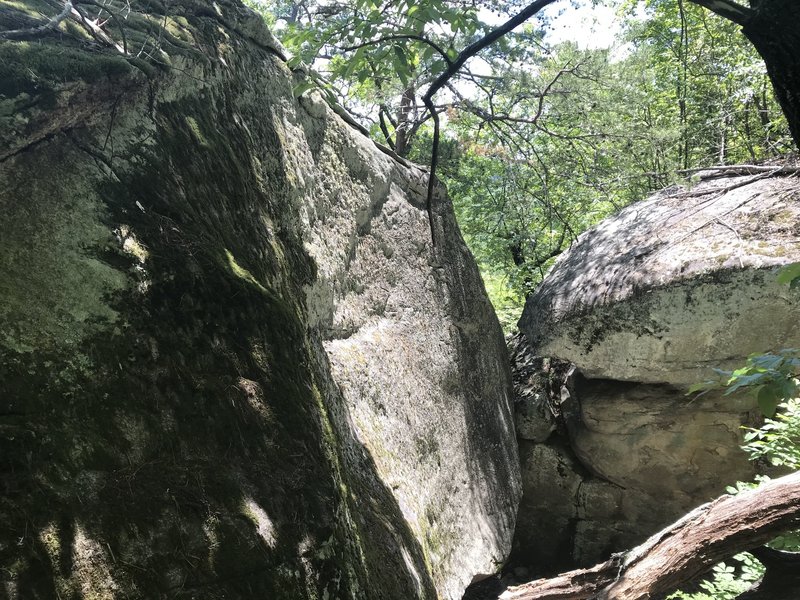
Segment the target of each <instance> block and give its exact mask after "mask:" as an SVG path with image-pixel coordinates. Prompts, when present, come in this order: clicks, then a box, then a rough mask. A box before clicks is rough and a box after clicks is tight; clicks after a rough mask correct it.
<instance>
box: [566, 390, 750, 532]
mask: <svg viewBox="0 0 800 600" xmlns="http://www.w3.org/2000/svg"><path fill="white" fill-rule="evenodd" d="M578 396H579V398H580V407H581V415H580V418H579V419H577V420H575V421H574V422H572V423H570V424H568V427H569V429H570V441H571V447H572V449H573V450H574V451H575V453H576V455H577V456H578V457H579V459H580V461H581V463H582V464H584V465H586V466H587V468H589V469H590V470H591V471H592V472H594V473H595V474H596V475H598V476H600V477H601V478H603V479H605V480H607V481H611V482H613V483H615V484H617V485H619V486H620V487H622V488H625V489H638V490H641V491H642V492H645V493H646V494H648V495H649V496H650V497H652V498H653V499H657V502H658V505H659V506H663V511H664V512H666V513H667V515H666V516H665V518H664V519H659V520H661V521H664V522H665V523H668V522H670V520H673V519H674V518H677V516H679V515H680V514H682V513H683V512H687V511H688V510H689V509H691V508H693V507H694V506H695V505H696V504H698V503H699V502H701V501H703V500H705V499H710V498H713V497H715V496H717V495H719V494H720V493H721V492H722V491H724V489H725V487H726V486H727V485H730V484H731V483H733V482H735V481H737V480H739V481H749V480H751V479H752V478H753V476H754V475H755V469H754V466H753V463H752V462H750V461H749V460H748V459H747V455H746V454H745V453H744V452H742V450H741V449H740V448H739V446H740V445H741V444H742V426H744V425H754V424H755V423H756V421H757V417H758V413H757V409H755V407H754V403H753V399H752V398H751V397H749V396H747V395H734V396H722V395H721V393H715V394H706V395H703V396H701V397H699V398H694V399H692V398H689V397H687V396H686V395H685V394H683V393H681V392H680V391H677V390H675V389H674V388H670V387H667V386H658V385H648V384H633V383H622V382H610V381H598V380H589V381H585V382H583V384H582V385H581V386H580V387H579V391H578ZM653 509H654V510H656V511H658V512H662V511H661V510H659V509H658V507H657V506H655V505H654V506H653Z"/></svg>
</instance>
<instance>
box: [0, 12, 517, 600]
mask: <svg viewBox="0 0 800 600" xmlns="http://www.w3.org/2000/svg"><path fill="white" fill-rule="evenodd" d="M41 4H42V3H40V2H35V1H34V0H22V1H21V2H16V3H12V4H10V5H2V6H0V30H12V29H19V28H25V27H28V26H34V25H36V24H38V23H39V22H40V20H41V16H40V14H39V12H38V9H39V8H40V5H41ZM119 24H120V22H119V21H117V20H115V19H109V21H108V22H107V23H106V26H105V27H106V28H105V33H104V34H103V35H105V36H107V37H108V38H109V39H110V40H111V43H107V44H106V43H104V42H103V40H104V39H105V38H103V37H102V36H99V34H98V36H99V39H93V38H91V37H89V34H88V33H87V32H86V31H84V29H83V25H82V24H81V23H79V22H73V20H71V19H66V20H64V21H63V22H61V23H60V24H59V25H58V27H57V28H56V29H54V30H42V31H39V32H38V33H37V34H36V36H35V38H34V39H15V40H0V82H2V83H1V84H0V206H1V207H2V210H1V211H0V256H2V260H0V364H2V369H0V444H1V445H0V491H2V500H1V501H0V523H2V527H0V573H2V574H0V580H2V583H0V585H1V586H2V589H3V590H4V593H5V594H6V595H7V596H8V597H9V598H15V599H16V598H19V599H26V598H55V597H60V598H64V599H66V598H76V597H92V598H98V599H99V598H117V597H126V598H158V597H167V596H168V597H174V598H193V597H203V598H208V599H216V598H220V599H221V598H227V599H235V598H243V599H244V598H247V599H250V598H254V597H262V598H276V599H299V598H364V599H369V600H375V599H387V600H388V599H394V598H425V599H433V598H442V599H448V600H454V599H457V598H460V597H461V594H462V592H463V590H464V588H465V587H466V586H467V585H468V584H469V582H470V581H471V579H472V578H473V577H476V576H480V575H483V574H489V573H491V572H493V571H494V570H496V568H497V567H498V565H499V564H500V563H501V562H502V561H503V560H504V559H505V556H506V555H507V553H508V550H509V548H510V543H511V536H512V531H513V526H514V518H515V514H516V509H517V504H518V498H519V491H520V483H519V466H518V459H517V454H516V445H515V444H514V433H513V429H514V428H513V422H512V415H511V410H510V375H509V372H508V366H507V360H506V355H505V349H504V346H503V340H502V333H501V330H500V327H499V324H498V322H497V319H496V317H495V316H494V313H493V311H492V309H491V305H490V304H489V302H488V299H487V297H486V294H485V291H484V289H483V286H482V283H481V280H480V276H479V274H478V270H477V267H476V265H475V263H474V261H473V259H472V257H471V255H470V254H469V252H468V250H467V249H466V247H465V245H464V243H463V240H462V239H461V236H460V234H459V232H458V227H457V225H456V223H455V220H454V217H453V212H452V207H451V206H450V204H449V201H448V199H447V197H446V194H445V192H444V190H442V189H440V190H439V191H438V194H437V198H436V199H435V202H434V213H435V214H434V223H435V226H436V240H437V244H436V246H435V247H434V246H433V245H432V243H431V237H430V230H429V225H428V216H427V215H426V213H425V210H424V206H425V191H424V190H425V185H424V182H425V172H424V171H423V170H421V169H420V168H418V167H415V166H411V165H408V164H405V163H400V162H398V161H397V160H394V159H393V158H392V157H390V156H388V155H387V154H386V153H384V152H382V151H380V150H379V149H378V148H377V147H376V146H375V145H374V144H373V143H372V142H370V141H369V140H368V139H367V138H365V137H364V136H363V135H362V134H361V133H359V132H358V131H356V130H355V129H353V128H352V127H350V126H348V125H346V124H345V123H344V122H343V121H342V120H341V119H340V118H339V117H338V116H336V115H335V114H334V111H333V110H331V108H330V107H329V106H328V105H327V104H326V103H325V102H323V101H322V99H321V96H320V95H319V94H318V93H316V92H313V91H310V92H306V93H304V94H303V95H302V96H301V97H300V98H296V97H295V94H294V92H295V90H297V89H298V87H297V86H298V84H299V83H301V82H302V81H303V79H302V78H303V75H302V73H299V72H296V73H292V72H291V71H290V70H289V69H288V68H287V66H286V64H285V61H284V60H283V58H282V51H281V49H280V47H279V46H278V45H277V44H276V43H275V42H274V40H273V39H272V38H271V36H270V35H269V33H268V31H267V29H266V28H265V26H264V24H263V22H262V21H261V20H260V19H259V18H258V17H257V16H256V15H255V14H254V13H252V11H250V10H249V9H246V8H245V7H244V6H243V5H242V4H240V3H239V2H238V1H234V0H217V1H216V2H213V3H208V2H198V1H196V0H175V1H173V2H170V3H162V2H151V1H136V0H131V2H130V13H129V15H128V17H127V18H126V19H125V20H124V27H125V38H124V40H123V38H122V35H121V34H122V32H121V31H119V30H118V29H117V27H118V26H119ZM123 44H124V46H123ZM126 49H127V53H126ZM140 49H143V50H142V51H141V52H140ZM134 50H135V52H136V54H134ZM148 57H149V58H148Z"/></svg>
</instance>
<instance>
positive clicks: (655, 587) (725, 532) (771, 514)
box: [501, 473, 800, 600]
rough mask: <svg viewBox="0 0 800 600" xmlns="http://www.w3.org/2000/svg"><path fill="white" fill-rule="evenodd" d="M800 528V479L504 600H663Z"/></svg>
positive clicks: (721, 501)
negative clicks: (734, 557) (719, 566)
mask: <svg viewBox="0 0 800 600" xmlns="http://www.w3.org/2000/svg"><path fill="white" fill-rule="evenodd" d="M798 526H800V473H793V474H791V475H787V476H785V477H781V478H780V479H774V480H772V481H770V482H768V483H766V484H764V485H762V486H761V487H759V488H758V489H755V490H750V491H746V492H742V493H740V494H738V495H736V496H727V495H726V496H722V497H720V498H717V499H716V500H714V501H713V502H709V503H708V504H704V505H702V506H700V507H698V508H696V509H695V510H693V511H692V512H690V513H689V514H688V515H686V516H684V517H683V518H681V519H680V520H679V521H677V522H675V523H673V524H672V525H670V526H669V527H667V528H666V529H664V530H662V531H660V532H659V533H657V534H655V535H654V536H652V537H651V538H650V539H648V540H647V541H646V542H645V543H644V544H642V545H641V546H638V547H636V548H634V549H633V550H629V551H627V552H625V553H622V554H618V555H614V556H613V557H612V558H611V559H609V560H608V561H606V562H604V563H601V564H599V565H596V566H594V567H592V568H591V569H580V570H577V571H570V572H569V573H564V574H562V575H559V576H557V577H554V578H552V579H539V580H537V581H532V582H530V583H526V584H524V585H521V586H517V587H513V588H509V589H508V590H507V591H506V592H505V593H504V594H503V595H502V596H501V599H502V600H584V599H586V600H588V599H590V598H592V599H594V598H596V599H598V600H644V599H646V598H648V599H649V598H659V597H663V596H664V595H665V594H667V593H669V592H672V591H674V590H676V589H677V588H678V587H680V586H681V585H682V584H684V583H686V582H688V581H690V580H692V579H694V578H696V577H698V576H699V575H702V574H703V573H704V572H706V571H707V570H708V569H709V568H710V567H711V566H712V565H714V564H715V563H718V562H720V561H721V560H724V559H726V558H728V557H730V556H732V555H734V554H736V553H738V552H742V551H745V550H749V549H752V548H756V547H758V546H761V545H763V544H765V543H766V542H768V541H770V540H771V539H773V538H775V537H776V536H778V535H779V534H780V533H782V532H785V531H788V530H790V529H793V528H796V527H798Z"/></svg>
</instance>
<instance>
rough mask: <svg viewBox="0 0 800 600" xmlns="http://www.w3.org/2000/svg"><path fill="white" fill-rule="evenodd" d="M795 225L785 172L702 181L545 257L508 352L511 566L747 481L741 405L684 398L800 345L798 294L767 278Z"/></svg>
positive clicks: (597, 542)
mask: <svg viewBox="0 0 800 600" xmlns="http://www.w3.org/2000/svg"><path fill="white" fill-rule="evenodd" d="M799 223H800V184H798V181H797V179H796V178H793V177H792V178H777V177H772V178H769V177H766V176H762V175H742V176H735V177H721V178H711V179H706V180H703V181H701V182H700V183H699V184H698V185H696V186H695V187H693V188H692V189H690V190H683V189H672V190H667V191H665V192H662V193H659V194H656V195H655V196H653V197H651V198H650V199H648V200H646V201H643V202H640V203H638V204H635V205H632V206H631V207H629V208H627V209H625V210H623V211H621V212H620V213H619V214H618V215H616V216H615V217H612V218H610V219H608V220H606V221H604V222H603V223H601V224H600V225H598V226H597V227H596V228H594V229H592V230H590V231H588V232H587V233H585V234H584V235H583V236H581V237H580V238H579V240H578V242H577V243H576V244H575V245H574V246H573V247H572V248H571V249H570V250H569V251H568V252H567V253H565V255H564V256H563V257H561V258H560V259H559V261H558V262H557V263H556V264H555V265H554V267H553V269H552V271H551V272H550V273H549V274H548V277H547V278H546V279H545V281H544V282H543V284H542V286H541V287H540V288H539V290H537V292H536V293H535V294H533V295H532V296H531V297H530V298H529V299H528V302H527V305H526V307H525V311H524V313H523V316H522V319H521V320H520V328H521V330H522V331H523V332H524V336H521V337H520V338H518V339H516V340H514V345H513V346H512V350H513V358H514V364H515V366H514V369H515V392H516V393H515V397H516V403H517V411H516V412H517V417H516V421H517V430H518V435H519V436H520V438H521V440H520V455H521V462H522V470H523V485H524V495H523V500H522V505H521V508H520V515H519V524H518V530H517V536H516V541H515V547H516V551H515V555H516V557H518V560H523V561H524V560H528V561H530V562H533V566H534V568H538V569H539V570H547V569H548V568H551V569H563V568H567V567H571V566H574V565H576V564H577V565H588V564H591V563H594V562H596V561H597V560H600V559H603V558H605V557H607V556H608V554H609V553H610V552H612V551H618V550H622V549H624V548H626V547H631V546H633V545H635V544H637V543H639V542H641V541H642V540H643V539H645V538H646V537H647V536H648V535H650V534H652V533H653V532H655V531H657V530H658V529H659V528H660V527H662V526H664V525H666V524H668V523H669V522H671V521H673V520H675V519H676V518H678V517H679V516H680V515H682V514H684V513H685V512H687V511H688V510H689V509H691V508H693V507H694V506H696V505H698V504H700V503H702V502H704V501H706V500H708V499H710V498H712V497H714V496H717V495H719V494H720V493H722V492H724V489H725V487H726V486H727V485H730V484H732V483H733V482H735V481H736V480H749V479H751V478H752V477H753V475H754V466H753V464H751V463H749V462H748V460H747V457H746V455H745V454H744V453H743V452H742V451H741V449H740V448H739V446H740V445H741V442H742V430H741V427H742V426H743V425H745V426H747V425H754V424H756V423H757V422H758V419H759V411H758V410H757V408H756V407H755V402H754V401H753V400H752V399H751V398H750V397H749V396H747V395H741V396H736V395H734V396H725V397H723V396H722V395H721V394H719V393H709V394H707V395H704V396H702V397H699V398H695V399H692V398H690V397H687V396H686V395H685V394H686V389H687V387H688V386H689V385H690V384H692V383H697V382H700V381H704V380H706V379H709V378H710V377H712V376H713V372H712V371H711V367H721V368H735V367H737V366H740V365H741V364H742V363H743V362H744V360H745V359H746V357H747V356H748V354H750V353H753V352H764V351H767V350H769V349H776V348H781V347H796V346H797V345H798V344H800V318H799V317H800V290H792V289H789V287H788V286H786V285H781V284H779V283H778V282H777V281H776V277H775V272H776V271H777V268H778V267H779V266H780V265H783V264H786V263H789V262H794V261H798V260H800V245H799V244H798V233H800V225H798V224H799ZM526 336H527V339H526ZM528 340H530V342H528ZM528 344H529V345H528ZM536 356H553V357H558V358H559V359H563V360H567V361H572V362H573V363H574V365H575V366H576V368H577V371H576V372H575V373H574V374H573V375H571V376H570V375H569V373H568V371H567V370H566V369H565V367H563V366H561V367H560V368H559V369H556V370H554V369H553V368H552V367H551V366H550V365H553V364H558V361H556V360H555V359H547V361H543V359H540V358H535V357H536ZM531 398H535V399H538V400H536V402H534V404H535V406H537V407H538V409H539V410H538V412H537V411H536V410H533V411H532V410H531V402H532V401H531ZM531 415H533V416H534V417H535V418H534V419H533V420H534V423H535V426H533V425H531V423H530V421H531ZM565 556H570V557H571V559H569V560H567V561H565V560H559V557H565Z"/></svg>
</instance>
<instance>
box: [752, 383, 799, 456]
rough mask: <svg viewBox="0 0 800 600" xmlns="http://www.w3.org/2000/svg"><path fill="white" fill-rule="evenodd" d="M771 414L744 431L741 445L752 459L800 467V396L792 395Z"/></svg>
mask: <svg viewBox="0 0 800 600" xmlns="http://www.w3.org/2000/svg"><path fill="white" fill-rule="evenodd" d="M778 409H779V410H778V411H777V412H776V414H775V416H774V418H768V419H766V421H765V423H764V425H762V426H761V427H760V428H759V429H750V430H748V432H747V433H746V434H745V438H744V441H745V445H744V446H743V448H744V449H745V450H746V451H747V452H748V453H749V454H750V456H751V457H753V458H754V459H766V460H768V461H769V462H770V463H771V464H772V465H774V466H781V467H788V468H790V469H792V470H797V469H800V400H799V399H797V398H796V397H791V398H789V399H787V400H785V401H784V402H782V403H781V404H779V405H778Z"/></svg>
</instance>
